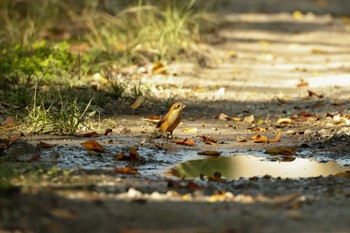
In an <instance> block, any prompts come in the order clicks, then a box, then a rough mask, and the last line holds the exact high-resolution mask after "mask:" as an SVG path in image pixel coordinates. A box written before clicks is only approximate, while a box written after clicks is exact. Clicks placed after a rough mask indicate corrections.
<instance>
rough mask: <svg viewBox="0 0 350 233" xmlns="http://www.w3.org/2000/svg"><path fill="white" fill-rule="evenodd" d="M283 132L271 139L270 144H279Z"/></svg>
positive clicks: (280, 131) (279, 131)
mask: <svg viewBox="0 0 350 233" xmlns="http://www.w3.org/2000/svg"><path fill="white" fill-rule="evenodd" d="M281 135H282V130H278V132H277V135H276V137H275V138H273V139H270V140H269V142H279V141H281Z"/></svg>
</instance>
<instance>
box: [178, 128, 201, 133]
mask: <svg viewBox="0 0 350 233" xmlns="http://www.w3.org/2000/svg"><path fill="white" fill-rule="evenodd" d="M181 131H182V132H184V133H190V134H197V132H198V129H197V128H184V129H183V130H181Z"/></svg>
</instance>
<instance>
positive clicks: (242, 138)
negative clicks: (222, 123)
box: [237, 137, 248, 142]
mask: <svg viewBox="0 0 350 233" xmlns="http://www.w3.org/2000/svg"><path fill="white" fill-rule="evenodd" d="M237 141H238V142H248V140H247V139H246V138H244V137H237Z"/></svg>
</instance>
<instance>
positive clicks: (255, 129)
mask: <svg viewBox="0 0 350 233" xmlns="http://www.w3.org/2000/svg"><path fill="white" fill-rule="evenodd" d="M267 130H268V128H267V127H254V128H250V129H248V131H249V132H267Z"/></svg>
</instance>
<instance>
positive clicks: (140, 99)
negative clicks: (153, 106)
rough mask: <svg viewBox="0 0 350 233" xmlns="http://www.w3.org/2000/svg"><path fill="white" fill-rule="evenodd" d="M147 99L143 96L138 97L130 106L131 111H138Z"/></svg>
mask: <svg viewBox="0 0 350 233" xmlns="http://www.w3.org/2000/svg"><path fill="white" fill-rule="evenodd" d="M145 100H146V98H145V97H143V96H139V97H137V99H136V100H135V101H134V102H133V103H132V104H131V105H130V108H131V109H134V110H135V109H137V108H138V107H140V106H141V104H142V103H143V102H145Z"/></svg>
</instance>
